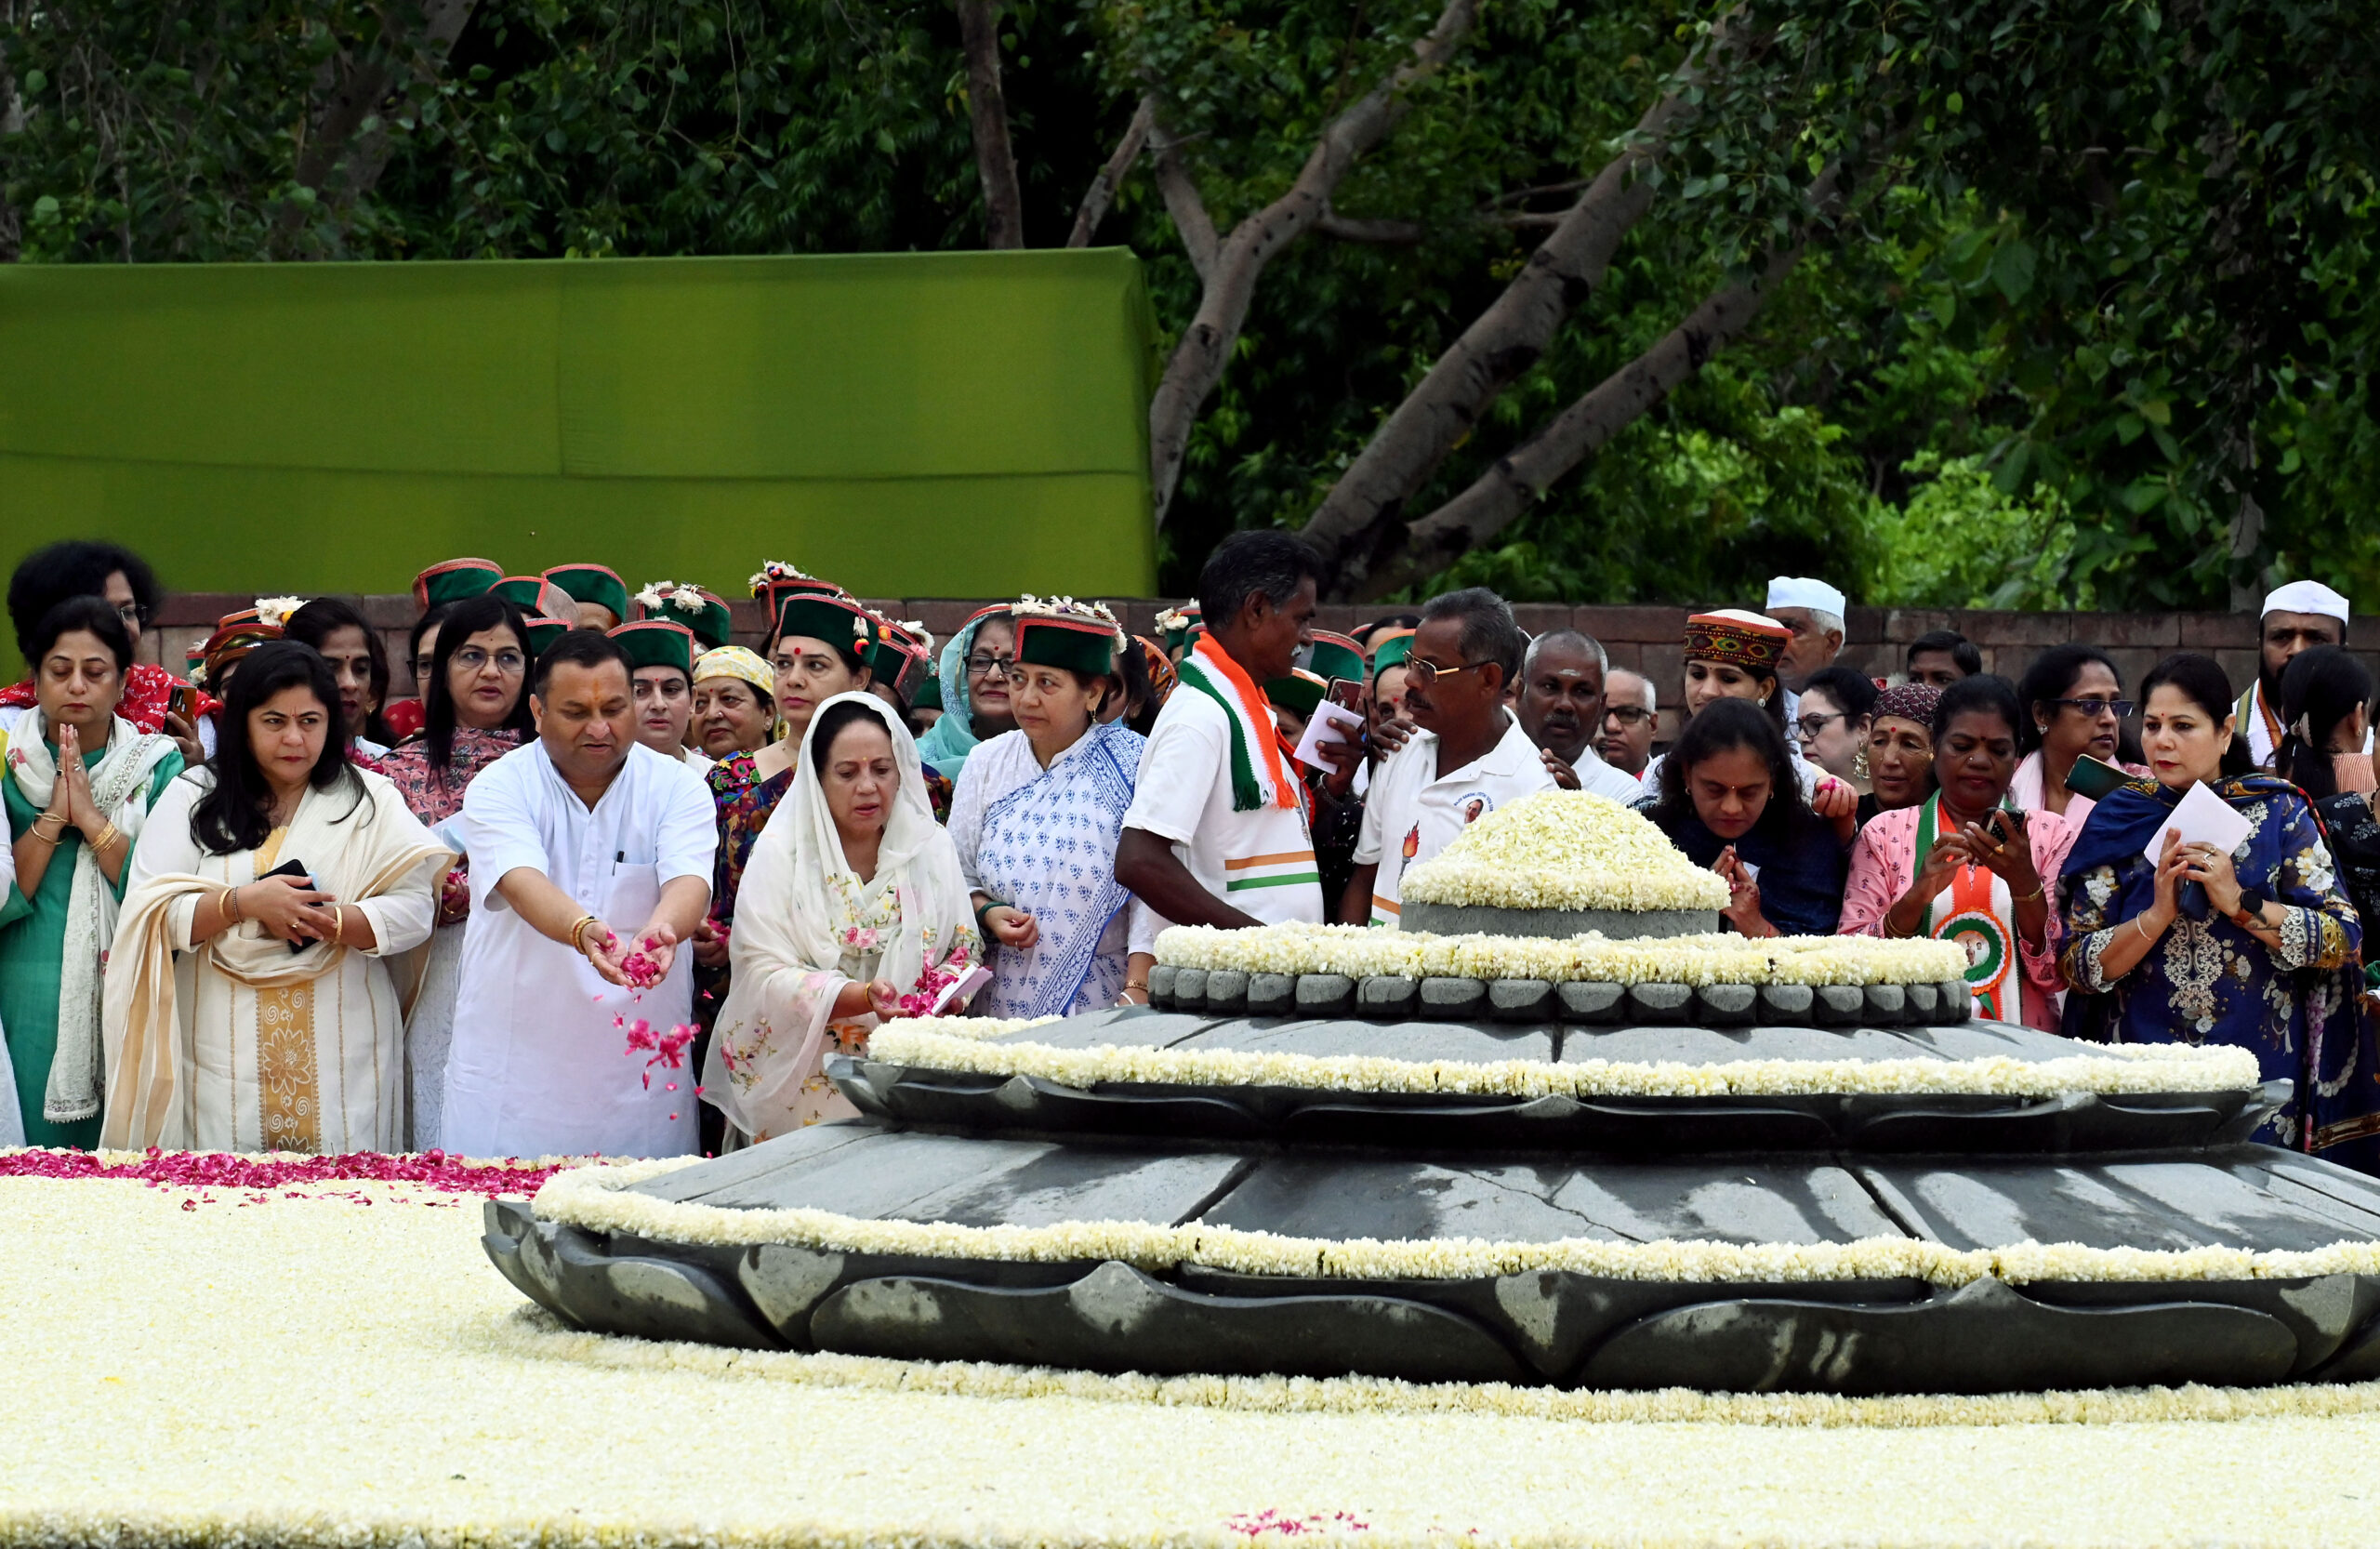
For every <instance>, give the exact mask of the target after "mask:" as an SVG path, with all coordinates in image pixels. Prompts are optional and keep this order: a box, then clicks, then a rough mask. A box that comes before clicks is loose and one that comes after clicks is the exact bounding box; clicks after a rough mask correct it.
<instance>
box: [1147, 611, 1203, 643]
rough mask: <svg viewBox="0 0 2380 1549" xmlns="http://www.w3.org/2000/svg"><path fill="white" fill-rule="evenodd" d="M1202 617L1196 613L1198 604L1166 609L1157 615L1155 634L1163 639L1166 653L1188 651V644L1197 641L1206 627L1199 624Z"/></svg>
mask: <svg viewBox="0 0 2380 1549" xmlns="http://www.w3.org/2000/svg"><path fill="white" fill-rule="evenodd" d="M1202 618H1203V616H1202V615H1201V614H1200V613H1199V612H1198V604H1197V603H1196V602H1189V603H1185V604H1183V606H1181V607H1178V608H1168V609H1166V610H1165V611H1164V612H1163V613H1161V614H1159V615H1157V633H1158V634H1159V635H1160V636H1162V637H1163V638H1164V641H1165V648H1166V649H1167V650H1168V651H1186V650H1188V649H1189V648H1190V642H1192V641H1194V640H1196V639H1197V637H1198V635H1199V633H1200V632H1201V631H1202V630H1203V629H1205V627H1206V626H1205V625H1204V624H1203V623H1202V622H1201V620H1202Z"/></svg>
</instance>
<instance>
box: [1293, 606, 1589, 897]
mask: <svg viewBox="0 0 2380 1549" xmlns="http://www.w3.org/2000/svg"><path fill="white" fill-rule="evenodd" d="M1526 640H1527V637H1526V636H1525V635H1523V634H1522V633H1521V629H1520V626H1519V625H1517V624H1515V623H1514V622H1513V610H1512V609H1511V608H1509V607H1507V606H1505V604H1504V600H1503V599H1502V598H1501V597H1499V596H1497V595H1496V594H1495V593H1494V592H1492V591H1489V590H1488V589H1486V588H1484V587H1472V588H1469V589H1465V590H1462V591H1452V592H1448V593H1447V594H1446V595H1445V596H1443V597H1437V598H1433V599H1432V600H1431V601H1430V602H1429V605H1428V606H1426V607H1424V608H1423V609H1422V610H1421V628H1420V629H1417V630H1416V631H1415V632H1414V635H1413V648H1412V652H1411V654H1410V655H1408V656H1407V657H1406V658H1405V661H1406V667H1407V669H1408V673H1409V676H1408V678H1407V680H1406V689H1405V713H1406V714H1408V715H1409V716H1411V717H1412V718H1413V721H1414V722H1415V724H1417V725H1418V726H1420V728H1421V730H1420V731H1418V732H1416V733H1414V734H1413V736H1412V738H1411V739H1410V740H1409V741H1408V742H1407V743H1406V744H1405V746H1404V747H1402V748H1398V749H1397V750H1396V751H1395V753H1394V754H1392V755H1391V756H1390V757H1389V759H1388V760H1387V761H1385V762H1383V763H1382V765H1381V766H1380V773H1379V774H1377V775H1374V776H1373V777H1372V786H1371V790H1370V791H1369V793H1368V794H1367V795H1366V796H1365V798H1364V831H1363V837H1362V838H1361V839H1359V840H1357V841H1355V876H1354V877H1353V878H1352V879H1350V880H1349V881H1348V883H1347V892H1346V895H1345V897H1344V898H1343V899H1342V902H1341V905H1340V918H1341V919H1342V920H1370V921H1371V922H1372V923H1373V924H1375V925H1386V926H1390V927H1394V926H1395V924H1396V922H1397V917H1398V915H1399V913H1400V912H1401V911H1402V908H1403V904H1404V892H1403V882H1404V877H1405V873H1406V870H1407V869H1408V867H1414V866H1418V865H1419V864H1421V862H1423V861H1426V860H1428V859H1430V858H1431V857H1433V856H1435V854H1437V853H1438V852H1439V851H1441V850H1444V849H1445V848H1446V847H1447V846H1448V844H1450V843H1452V842H1453V841H1454V839H1455V837H1456V836H1457V835H1459V834H1461V832H1462V830H1463V829H1464V828H1466V827H1470V826H1471V825H1472V824H1473V823H1475V822H1477V821H1478V820H1479V819H1480V818H1482V817H1485V816H1487V815H1488V814H1489V813H1491V812H1494V811H1495V810H1496V809H1497V808H1498V807H1501V806H1505V805H1507V804H1509V803H1511V802H1514V801H1519V800H1520V799H1521V798H1522V797H1524V796H1529V795H1534V794H1535V793H1536V792H1538V791H1540V790H1551V789H1553V788H1554V772H1553V771H1552V770H1551V769H1549V768H1548V767H1547V766H1546V763H1545V761H1544V760H1543V758H1542V757H1540V753H1539V750H1538V746H1537V744H1536V743H1535V742H1532V741H1531V740H1530V739H1529V735H1528V733H1527V732H1526V731H1524V730H1523V729H1522V728H1521V723H1520V721H1519V720H1518V718H1516V717H1515V716H1514V714H1513V713H1512V712H1511V711H1510V710H1508V709H1506V708H1504V685H1505V684H1506V683H1507V682H1511V681H1512V678H1513V676H1514V673H1515V672H1517V671H1518V670H1519V669H1520V665H1521V656H1522V652H1523V646H1524V642H1526Z"/></svg>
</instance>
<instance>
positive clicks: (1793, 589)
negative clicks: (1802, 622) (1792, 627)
mask: <svg viewBox="0 0 2380 1549" xmlns="http://www.w3.org/2000/svg"><path fill="white" fill-rule="evenodd" d="M1768 606H1769V608H1770V609H1771V610H1772V611H1774V610H1775V609H1778V608H1813V609H1816V610H1817V611H1818V612H1819V613H1831V614H1832V615H1834V616H1835V617H1837V618H1841V617H1842V616H1843V613H1844V597H1843V593H1842V592H1840V591H1838V590H1836V589H1834V588H1832V587H1831V586H1829V585H1827V584H1826V583H1825V582H1824V581H1821V580H1819V579H1818V578H1817V577H1816V576H1770V577H1769V578H1768Z"/></svg>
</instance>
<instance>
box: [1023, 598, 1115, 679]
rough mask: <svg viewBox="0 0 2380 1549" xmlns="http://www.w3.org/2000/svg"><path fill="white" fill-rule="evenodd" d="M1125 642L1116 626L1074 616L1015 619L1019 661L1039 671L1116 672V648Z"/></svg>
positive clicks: (1025, 615)
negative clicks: (1050, 669) (1037, 668)
mask: <svg viewBox="0 0 2380 1549" xmlns="http://www.w3.org/2000/svg"><path fill="white" fill-rule="evenodd" d="M1122 639H1123V635H1122V633H1121V632H1120V631H1119V630H1118V629H1117V628H1116V626H1115V625H1113V624H1111V623H1109V622H1107V621H1106V620H1104V619H1100V618H1086V617H1082V616H1077V615H1073V614H1043V613H1026V612H1025V611H1023V610H1021V609H1020V610H1019V611H1018V613H1017V616H1016V659H1017V660H1018V661H1020V662H1030V663H1031V664H1033V665H1034V666H1036V667H1063V668H1065V669H1068V670H1069V671H1073V672H1089V673H1091V674H1093V675H1102V674H1105V673H1109V672H1113V671H1115V670H1116V646H1117V642H1119V641H1121V640H1122Z"/></svg>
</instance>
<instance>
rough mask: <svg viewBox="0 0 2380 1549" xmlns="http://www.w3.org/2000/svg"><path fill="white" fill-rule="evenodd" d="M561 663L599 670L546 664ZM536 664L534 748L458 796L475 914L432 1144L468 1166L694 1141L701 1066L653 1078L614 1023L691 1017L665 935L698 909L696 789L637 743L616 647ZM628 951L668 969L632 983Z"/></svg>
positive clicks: (707, 827) (707, 860)
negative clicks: (482, 1160)
mask: <svg viewBox="0 0 2380 1549" xmlns="http://www.w3.org/2000/svg"><path fill="white" fill-rule="evenodd" d="M590 641H591V642H594V643H592V644H588V643H586V642H590ZM563 652H570V653H575V654H576V655H583V656H590V657H601V658H602V659H601V660H600V661H591V662H588V663H585V664H581V663H579V662H576V661H572V660H564V661H562V662H561V663H559V664H557V663H556V662H555V661H554V659H553V658H554V656H555V655H556V654H557V653H563ZM607 653H608V654H607ZM538 667H539V670H540V674H541V678H540V688H539V692H538V693H537V694H536V695H533V696H532V700H531V707H532V708H533V709H534V710H535V711H536V717H537V733H538V735H537V740H536V741H535V742H532V743H529V744H528V745H526V746H525V747H522V748H519V749H517V750H516V751H514V752H511V753H508V754H506V755H505V756H504V757H503V758H501V759H498V760H497V761H496V762H495V763H493V764H491V765H489V766H488V767H487V769H486V770H484V771H483V772H482V774H481V775H480V776H479V777H478V778H477V779H476V780H474V781H472V782H471V786H470V789H469V793H468V794H466V796H465V797H464V799H463V812H462V827H463V833H464V839H465V841H466V843H467V844H468V845H469V851H470V856H471V915H470V921H469V927H468V928H467V930H466V931H465V933H464V937H463V960H462V971H461V987H460V989H459V991H458V992H457V995H456V1009H455V1042H454V1049H453V1053H452V1054H451V1056H450V1063H449V1065H448V1069H447V1081H446V1107H445V1122H444V1126H443V1136H444V1141H445V1145H446V1148H447V1149H448V1150H449V1151H453V1152H455V1153H457V1154H459V1155H463V1156H475V1157H476V1156H487V1157H536V1156H588V1155H594V1154H597V1153H601V1154H602V1155H604V1156H614V1157H660V1156H681V1155H684V1154H687V1153H689V1152H691V1151H692V1150H693V1149H694V1145H695V1139H696V1127H695V1113H696V1106H695V1105H696V1102H697V1099H696V1098H695V1096H694V1081H695V1079H696V1077H695V1075H694V1064H693V1062H692V1060H691V1059H689V1060H688V1061H687V1062H686V1063H685V1064H684V1065H682V1066H679V1067H676V1068H671V1067H669V1066H653V1067H651V1068H650V1069H648V1066H647V1063H646V1062H647V1061H648V1059H649V1058H650V1057H651V1056H650V1055H649V1054H647V1053H642V1052H638V1053H629V1052H628V1040H627V1036H626V1033H625V1032H624V1030H623V1029H622V1027H621V1026H620V1025H619V1024H620V1023H621V1022H622V1021H626V1022H628V1023H634V1022H636V1021H638V1020H640V1019H641V1020H643V1021H645V1022H647V1023H650V1024H651V1025H652V1026H653V1028H654V1030H655V1032H661V1033H666V1032H668V1030H669V1029H670V1028H671V1027H672V1026H679V1025H682V1024H687V1023H691V1022H692V1021H693V1020H694V981H693V977H692V973H693V959H692V956H691V954H686V955H681V954H679V953H678V952H677V950H676V944H677V942H678V941H679V940H681V939H682V938H683V937H684V936H686V935H689V934H691V933H692V932H693V929H694V924H695V923H696V922H697V921H699V920H700V919H701V918H702V911H703V909H704V908H705V907H707V905H708V902H709V897H710V876H711V859H712V851H713V850H714V848H715V847H716V845H717V843H718V829H717V827H716V824H715V820H714V817H713V808H712V805H711V801H710V797H709V793H708V792H707V790H706V789H705V788H704V786H703V782H702V781H701V779H700V778H699V777H697V776H696V775H693V774H691V773H690V772H688V770H687V769H686V766H685V765H684V764H682V763H680V762H678V761H675V760H672V759H668V758H665V757H663V756H662V755H661V754H658V753H655V751H653V749H651V748H646V747H643V746H641V745H640V744H638V743H637V741H636V740H635V736H634V726H633V715H632V712H631V704H630V700H629V697H628V695H629V688H628V663H627V660H626V658H625V656H624V655H622V654H621V653H620V650H619V647H618V646H617V645H616V644H615V643H614V642H610V641H607V640H604V639H603V637H602V636H601V635H597V634H594V633H593V632H592V631H587V630H581V631H576V632H574V633H573V634H570V635H567V636H565V637H563V642H562V643H561V644H558V645H556V646H555V647H554V648H553V650H551V651H549V653H548V654H547V655H546V656H545V657H544V658H541V659H540V661H539V663H538ZM548 678H550V682H549V681H547V680H548ZM590 797H591V799H590ZM590 915H591V916H593V917H594V922H593V923H592V924H584V923H583V922H584V921H585V920H586V918H587V917H588V916H590ZM574 942H575V943H577V944H578V945H576V946H574ZM648 942H651V943H654V944H655V945H652V946H649V947H648V946H646V945H645V944H646V943H648ZM640 947H641V948H643V949H644V950H645V951H646V952H647V953H648V954H649V955H650V956H651V957H652V958H653V959H654V960H655V961H656V962H659V963H662V964H664V965H665V966H666V972H665V973H664V974H663V976H662V977H661V979H660V980H659V982H658V983H656V984H655V985H653V986H650V987H648V988H642V989H639V988H637V987H635V986H631V985H628V984H627V983H625V982H623V978H624V975H623V973H622V968H621V964H622V961H623V960H624V959H625V958H626V957H627V955H628V953H629V952H631V951H634V950H637V949H639V948H640ZM648 1075H649V1076H650V1077H651V1080H650V1083H649V1084H648V1082H647V1081H646V1079H645V1078H646V1077H647V1076H648ZM673 1086H674V1089H675V1090H672V1088H673Z"/></svg>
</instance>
